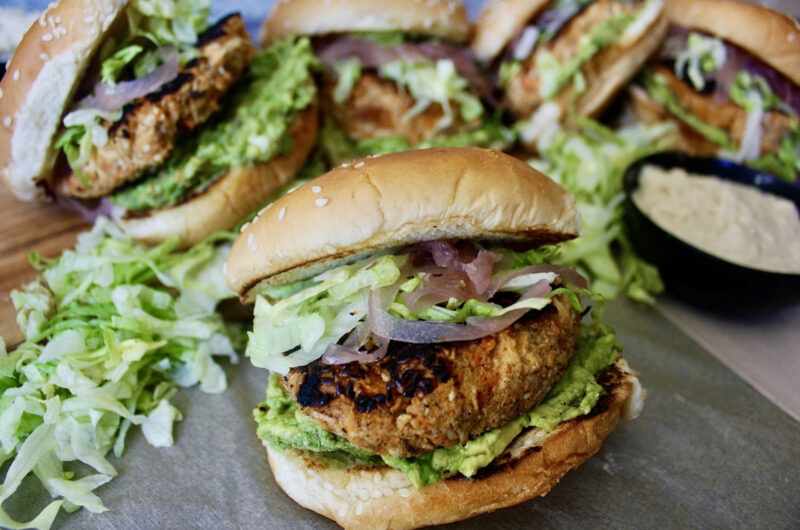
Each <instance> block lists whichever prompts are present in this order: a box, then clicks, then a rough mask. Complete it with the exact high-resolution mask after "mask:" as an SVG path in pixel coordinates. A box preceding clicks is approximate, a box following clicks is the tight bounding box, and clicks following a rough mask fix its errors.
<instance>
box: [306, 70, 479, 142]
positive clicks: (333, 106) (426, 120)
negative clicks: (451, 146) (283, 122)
mask: <svg viewBox="0 0 800 530" xmlns="http://www.w3.org/2000/svg"><path fill="white" fill-rule="evenodd" d="M335 89H336V80H335V79H334V78H332V77H331V76H327V75H326V76H323V77H322V81H321V86H320V99H321V104H322V109H323V112H324V113H325V114H326V115H327V116H330V117H331V118H332V119H333V122H334V123H335V124H336V125H337V126H338V127H339V128H340V129H341V130H342V131H344V133H345V134H346V135H347V136H348V137H349V138H352V139H354V140H368V139H371V138H387V137H402V138H405V139H406V140H407V141H408V142H409V143H410V144H412V145H413V144H417V143H419V142H421V141H423V140H430V139H432V138H434V137H436V136H439V135H450V134H455V133H458V132H463V131H466V130H469V129H472V128H474V127H475V126H479V125H480V123H479V122H478V120H474V122H470V123H466V122H464V120H463V119H462V118H461V111H460V107H459V105H458V103H456V102H451V103H450V107H451V109H452V112H453V119H452V122H451V123H450V125H448V126H447V127H440V124H439V122H440V120H441V119H442V118H443V117H444V110H443V109H442V106H441V105H439V104H438V103H432V104H430V105H429V106H428V107H427V108H426V109H425V110H424V111H422V112H420V113H419V114H417V115H416V116H414V117H412V118H406V114H407V113H408V111H409V110H411V108H412V107H413V106H414V105H415V104H416V100H415V99H414V97H413V96H412V95H411V94H409V93H408V92H401V91H400V90H398V88H397V84H396V83H395V82H394V81H390V80H387V79H381V78H380V77H379V76H378V74H377V73H375V72H367V73H365V74H364V75H362V76H361V77H360V78H359V79H358V81H356V83H355V85H354V86H353V90H352V91H351V92H350V97H348V99H347V100H346V101H345V102H343V103H336V102H335V101H334V99H333V93H334V90H335Z"/></svg>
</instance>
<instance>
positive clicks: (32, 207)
mask: <svg viewBox="0 0 800 530" xmlns="http://www.w3.org/2000/svg"><path fill="white" fill-rule="evenodd" d="M0 219H2V224H0V336H2V337H3V339H5V341H6V345H8V346H12V345H15V344H18V343H19V342H21V341H22V339H23V335H22V332H21V331H20V330H19V327H18V326H17V322H16V315H17V314H16V311H15V310H14V305H13V304H12V303H11V296H10V294H11V291H12V290H14V289H18V288H19V287H21V286H22V285H24V284H25V283H27V282H30V281H31V280H33V279H34V278H36V274H37V271H36V270H35V269H34V268H33V267H31V266H30V263H29V262H28V254H30V253H31V252H32V251H34V250H35V251H37V252H39V253H40V254H41V255H42V256H45V257H53V256H57V255H58V254H60V252H61V251H62V250H63V249H65V248H68V247H71V246H73V245H74V244H75V238H76V237H77V235H78V234H79V233H80V232H83V231H85V230H87V229H89V225H88V224H87V223H86V222H85V221H84V220H83V219H82V218H81V217H80V215H78V214H76V213H73V212H68V211H66V210H64V209H63V208H61V207H59V206H58V205H56V204H54V203H43V202H41V201H39V202H22V201H19V200H17V199H16V198H15V197H14V196H13V195H12V194H11V193H10V192H9V191H8V189H7V188H6V187H5V186H3V185H0Z"/></svg>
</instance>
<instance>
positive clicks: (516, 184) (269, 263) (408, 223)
mask: <svg viewBox="0 0 800 530" xmlns="http://www.w3.org/2000/svg"><path fill="white" fill-rule="evenodd" d="M574 206H575V200H574V198H573V197H572V196H571V195H570V194H569V193H568V192H567V191H566V190H565V189H564V188H562V187H561V186H560V185H559V184H557V183H556V182H554V181H552V180H550V179H549V178H548V177H546V176H545V175H543V174H542V173H539V172H538V171H536V170H535V169H533V168H532V167H530V166H529V165H528V164H526V163H524V162H522V161H521V160H517V159H516V158H513V157H511V156H509V155H506V154H503V153H500V152H498V151H492V150H489V149H480V148H476V147H466V148H434V149H425V150H419V151H406V152H402V153H395V154H391V155H383V156H376V157H371V158H367V159H363V160H360V161H356V162H353V163H351V164H344V165H342V166H340V167H338V168H336V169H333V170H332V171H329V172H328V173H326V174H325V175H322V176H321V177H319V178H317V179H314V180H312V181H310V182H308V183H307V184H304V185H303V186H300V187H299V188H297V189H295V190H294V191H292V192H290V193H288V194H287V195H285V196H283V197H281V198H280V199H278V200H277V201H275V202H274V203H272V205H270V206H268V207H267V208H265V209H264V210H262V211H261V212H259V215H258V216H257V217H256V218H255V219H254V220H253V222H252V223H251V224H250V225H249V226H247V225H246V227H245V229H243V230H242V233H241V234H240V235H239V236H238V237H237V238H236V241H234V244H233V248H232V249H231V253H230V255H229V257H228V262H227V264H226V266H225V279H226V281H227V282H228V285H229V286H230V287H231V289H232V290H233V291H234V292H235V293H237V294H238V295H239V296H240V297H241V298H242V299H244V300H246V301H248V300H252V298H253V296H252V293H251V292H250V291H251V290H252V288H253V287H254V286H256V284H259V283H260V284H261V285H278V284H282V283H287V282H291V281H295V280H299V279H303V278H308V277H311V276H314V275H316V274H319V273H320V272H322V271H324V270H326V269H328V268H330V267H332V266H336V265H337V264H339V263H343V262H346V261H352V260H356V259H359V258H361V257H364V256H366V255H368V254H370V253H373V252H376V251H380V250H382V249H387V248H393V247H400V246H405V245H410V244H413V243H416V242H418V241H425V240H433V239H440V238H449V239H479V240H509V241H516V242H523V243H524V244H525V245H526V246H537V245H541V244H545V243H555V242H558V241H563V240H566V239H570V238H573V237H576V236H577V235H578V234H579V231H580V221H579V218H578V214H577V212H576V210H575V208H574Z"/></svg>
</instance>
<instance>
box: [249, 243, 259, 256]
mask: <svg viewBox="0 0 800 530" xmlns="http://www.w3.org/2000/svg"><path fill="white" fill-rule="evenodd" d="M250 252H252V253H253V254H255V253H256V252H258V245H256V244H255V243H253V246H251V247H250Z"/></svg>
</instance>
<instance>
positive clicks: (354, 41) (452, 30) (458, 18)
mask: <svg viewBox="0 0 800 530" xmlns="http://www.w3.org/2000/svg"><path fill="white" fill-rule="evenodd" d="M469 34H470V22H469V19H468V17H467V11H466V9H465V8H464V6H463V5H462V4H461V2H460V1H459V0H432V1H420V0H330V1H326V2H318V1H315V0H288V1H282V2H277V3H276V4H275V7H274V9H273V10H272V12H271V13H270V15H269V16H268V17H267V18H266V19H265V20H264V22H263V24H262V26H261V31H260V42H261V44H262V45H269V44H270V43H272V42H275V41H276V40H279V39H284V38H286V37H288V36H291V35H306V36H309V37H311V39H312V41H313V45H314V51H315V53H316V55H317V56H318V57H319V59H320V61H321V62H322V71H321V72H320V74H319V76H318V81H319V90H320V105H321V107H322V110H323V115H324V116H325V121H324V123H323V126H322V130H321V137H320V140H319V144H320V149H321V150H322V152H323V154H324V157H325V159H326V160H327V161H328V163H329V165H338V164H339V163H342V162H344V161H348V160H351V159H353V158H360V157H361V156H366V155H368V154H375V153H386V152H394V151H402V150H406V149H410V148H412V147H414V148H422V147H430V146H434V145H448V146H464V145H482V146H493V147H497V148H500V147H504V146H506V145H508V144H509V143H510V142H511V141H512V140H513V133H512V132H511V130H510V129H508V128H506V127H504V126H503V125H502V123H501V121H500V116H499V115H498V116H494V115H490V114H489V113H488V111H487V110H486V108H485V107H484V104H483V103H482V98H483V97H484V96H486V95H487V93H486V92H487V91H486V83H485V81H484V78H483V75H482V74H481V72H480V71H479V69H478V67H477V66H476V64H475V62H474V61H473V58H472V54H471V53H470V51H469V48H468V47H467V46H466V42H467V40H468V38H469Z"/></svg>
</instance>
